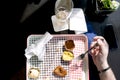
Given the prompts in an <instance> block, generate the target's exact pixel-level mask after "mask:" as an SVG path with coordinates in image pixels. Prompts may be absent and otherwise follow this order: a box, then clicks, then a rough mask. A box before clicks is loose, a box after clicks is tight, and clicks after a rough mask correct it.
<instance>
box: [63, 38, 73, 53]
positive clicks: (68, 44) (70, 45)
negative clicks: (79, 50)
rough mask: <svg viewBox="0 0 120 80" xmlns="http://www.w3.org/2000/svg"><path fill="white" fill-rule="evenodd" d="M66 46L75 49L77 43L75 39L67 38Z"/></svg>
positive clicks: (68, 48) (67, 48)
mask: <svg viewBox="0 0 120 80" xmlns="http://www.w3.org/2000/svg"><path fill="white" fill-rule="evenodd" d="M65 48H66V50H70V51H71V50H73V49H74V48H75V44H74V41H73V40H66V41H65Z"/></svg>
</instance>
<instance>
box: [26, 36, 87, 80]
mask: <svg viewBox="0 0 120 80" xmlns="http://www.w3.org/2000/svg"><path fill="white" fill-rule="evenodd" d="M42 36H43V35H38V34H37V35H36V34H32V35H30V36H28V38H27V47H28V46H30V45H31V44H34V43H35V42H36V41H37V40H39V39H40V38H41V37H42ZM66 40H73V41H74V43H75V48H74V49H73V53H74V57H77V56H78V55H80V54H81V53H84V52H85V51H86V50H87V49H88V39H87V37H86V36H85V35H84V34H79V35H74V34H61V35H53V38H52V39H51V40H50V41H49V42H48V43H47V44H46V53H45V55H44V61H39V60H38V58H37V56H33V57H32V58H31V59H29V60H28V59H27V61H26V80H36V79H30V78H28V70H29V69H30V68H34V67H37V68H39V69H40V75H39V77H38V79H37V80H89V68H88V67H89V66H88V55H86V56H85V58H84V59H83V60H78V61H69V62H65V61H63V60H61V56H62V54H63V51H64V47H63V46H64V43H65V41H66ZM58 65H60V66H62V67H63V68H64V69H66V70H67V75H66V76H65V77H58V76H55V75H54V74H53V70H54V69H55V68H56V67H57V66H58Z"/></svg>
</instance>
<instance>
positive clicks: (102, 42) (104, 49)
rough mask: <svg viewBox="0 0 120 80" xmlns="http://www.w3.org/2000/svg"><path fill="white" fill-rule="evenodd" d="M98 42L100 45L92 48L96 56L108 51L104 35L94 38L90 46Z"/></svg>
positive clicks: (92, 53) (92, 52) (93, 54)
mask: <svg viewBox="0 0 120 80" xmlns="http://www.w3.org/2000/svg"><path fill="white" fill-rule="evenodd" d="M96 43H98V45H99V46H97V47H96V48H94V49H92V50H91V55H92V56H96V55H98V54H99V53H101V52H104V53H106V52H107V50H108V43H107V41H106V40H105V39H104V37H102V36H96V37H94V39H93V42H92V43H91V46H90V47H93V46H94V45H95V44H96Z"/></svg>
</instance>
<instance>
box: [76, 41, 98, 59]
mask: <svg viewBox="0 0 120 80" xmlns="http://www.w3.org/2000/svg"><path fill="white" fill-rule="evenodd" d="M97 46H99V44H98V43H96V44H95V45H94V46H93V47H91V48H90V49H88V50H87V51H86V52H85V53H82V54H81V55H79V56H78V57H76V58H75V60H80V59H83V58H84V57H85V55H86V54H87V53H89V52H90V51H91V50H92V49H94V48H96V47H97Z"/></svg>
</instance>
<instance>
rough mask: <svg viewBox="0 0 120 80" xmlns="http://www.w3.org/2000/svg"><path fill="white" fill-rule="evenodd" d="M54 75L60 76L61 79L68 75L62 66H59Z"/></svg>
mask: <svg viewBox="0 0 120 80" xmlns="http://www.w3.org/2000/svg"><path fill="white" fill-rule="evenodd" d="M53 73H54V74H55V75H57V76H60V77H65V76H66V75H67V70H65V69H64V68H63V67H62V66H60V65H59V66H57V67H56V68H55V69H54V71H53Z"/></svg>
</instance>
